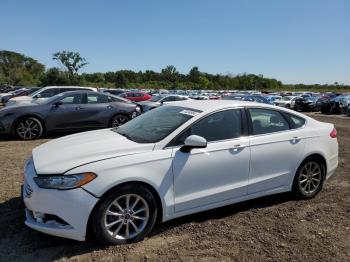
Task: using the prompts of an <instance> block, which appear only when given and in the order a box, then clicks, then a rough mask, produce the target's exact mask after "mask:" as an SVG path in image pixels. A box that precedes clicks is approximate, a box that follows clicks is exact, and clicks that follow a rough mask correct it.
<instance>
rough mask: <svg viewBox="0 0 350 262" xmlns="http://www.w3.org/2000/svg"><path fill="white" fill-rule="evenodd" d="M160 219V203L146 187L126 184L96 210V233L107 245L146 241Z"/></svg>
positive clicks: (94, 221) (94, 217)
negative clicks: (157, 219)
mask: <svg viewBox="0 0 350 262" xmlns="http://www.w3.org/2000/svg"><path fill="white" fill-rule="evenodd" d="M156 218H157V206H156V201H155V199H154V197H153V195H152V193H151V192H150V191H149V190H148V189H147V188H144V187H140V186H132V184H131V185H126V186H122V187H120V188H118V189H116V190H115V191H113V192H111V193H109V194H108V195H107V196H106V197H104V198H103V199H102V200H101V201H100V202H99V204H98V206H97V207H96V209H95V210H94V213H93V216H92V230H93V233H94V235H95V236H96V237H97V238H98V239H99V240H100V241H101V242H102V243H104V244H113V245H116V244H125V243H133V242H137V241H140V240H142V239H143V238H144V237H145V236H146V235H147V234H148V233H149V232H150V231H151V230H152V228H153V226H154V224H155V222H156Z"/></svg>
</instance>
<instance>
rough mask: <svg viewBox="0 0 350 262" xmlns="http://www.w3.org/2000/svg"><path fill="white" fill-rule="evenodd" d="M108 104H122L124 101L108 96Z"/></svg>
mask: <svg viewBox="0 0 350 262" xmlns="http://www.w3.org/2000/svg"><path fill="white" fill-rule="evenodd" d="M108 102H124V100H122V99H119V98H117V97H114V96H108Z"/></svg>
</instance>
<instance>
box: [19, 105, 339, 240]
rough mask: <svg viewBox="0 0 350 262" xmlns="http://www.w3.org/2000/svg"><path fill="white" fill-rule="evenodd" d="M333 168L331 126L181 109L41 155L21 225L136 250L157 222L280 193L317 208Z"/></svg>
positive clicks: (49, 146) (288, 117)
mask: <svg viewBox="0 0 350 262" xmlns="http://www.w3.org/2000/svg"><path fill="white" fill-rule="evenodd" d="M337 165H338V142H337V139H336V130H335V129H334V126H333V125H332V124H328V123H322V122H319V121H317V120H314V119H312V118H310V117H308V116H305V115H303V114H300V113H297V112H294V111H291V110H288V109H283V108H276V107H275V106H271V105H267V104H261V103H255V102H245V101H228V100H210V101H208V100H207V101H185V102H179V103H176V104H171V105H165V106H161V107H159V108H157V109H154V110H151V111H149V112H148V113H146V114H143V115H141V116H139V117H137V118H135V119H133V120H131V121H130V122H128V123H126V124H124V125H122V126H120V127H119V128H117V129H103V130H98V131H92V132H85V133H79V134H74V135H70V136H66V137H62V138H59V139H56V140H52V141H50V142H47V143H45V144H42V145H40V146H38V147H36V148H35V149H34V150H33V155H32V157H31V158H30V159H29V160H28V161H27V163H26V166H25V171H24V186H23V191H22V192H23V197H24V203H25V206H26V209H25V211H26V221H25V224H26V225H27V226H29V227H31V228H33V229H36V230H38V231H41V232H44V233H47V234H52V235H56V236H61V237H66V238H71V239H75V240H81V241H83V240H85V238H86V232H87V230H88V228H89V229H91V230H92V233H93V234H94V235H95V236H96V237H97V238H98V239H99V240H101V241H102V242H103V243H108V244H122V243H130V242H135V241H139V240H141V239H143V237H145V236H146V235H147V234H148V233H149V232H150V231H151V230H152V228H153V227H154V225H155V223H156V221H159V222H162V221H167V220H170V219H173V218H176V217H181V216H185V215H188V214H192V213H196V212H201V211H204V210H208V209H212V208H217V207H221V206H225V205H230V204H233V203H236V202H240V201H245V200H248V199H252V198H257V197H261V196H265V195H270V194H276V193H281V192H288V191H293V192H294V193H295V194H296V195H297V196H298V197H301V198H304V199H309V198H312V197H314V196H315V195H316V194H317V193H318V192H319V191H320V190H321V189H322V185H323V183H324V182H325V181H326V180H327V179H328V178H329V177H330V176H332V175H333V173H334V172H335V170H336V168H337ZM228 229H229V228H228Z"/></svg>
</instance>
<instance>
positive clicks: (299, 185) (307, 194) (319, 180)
mask: <svg viewBox="0 0 350 262" xmlns="http://www.w3.org/2000/svg"><path fill="white" fill-rule="evenodd" d="M324 178H325V166H324V163H323V162H322V161H320V160H319V158H317V157H309V158H307V159H305V160H304V161H303V163H301V165H300V166H299V168H298V170H297V172H296V174H295V177H294V181H293V192H294V193H295V195H296V196H297V197H298V198H302V199H310V198H313V197H315V196H316V195H317V194H318V193H319V192H320V191H321V189H322V187H323V183H324Z"/></svg>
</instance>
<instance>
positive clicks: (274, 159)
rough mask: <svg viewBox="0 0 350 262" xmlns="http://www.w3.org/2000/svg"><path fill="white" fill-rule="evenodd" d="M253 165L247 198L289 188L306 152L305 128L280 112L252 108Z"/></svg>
mask: <svg viewBox="0 0 350 262" xmlns="http://www.w3.org/2000/svg"><path fill="white" fill-rule="evenodd" d="M247 112H248V118H249V120H250V124H251V129H252V130H251V132H252V134H251V136H250V147H251V162H250V174H249V186H248V194H253V193H258V192H263V191H269V190H277V189H282V188H284V187H288V186H290V185H288V183H289V182H288V181H290V177H291V176H294V174H295V172H296V168H297V165H298V163H299V161H300V158H301V155H302V152H303V150H304V146H305V142H304V139H303V133H302V129H301V127H302V125H303V123H301V124H299V126H298V128H296V126H292V124H291V120H289V119H288V117H286V115H285V114H283V113H282V112H280V111H278V110H273V109H266V108H249V109H248V110H247Z"/></svg>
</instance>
